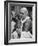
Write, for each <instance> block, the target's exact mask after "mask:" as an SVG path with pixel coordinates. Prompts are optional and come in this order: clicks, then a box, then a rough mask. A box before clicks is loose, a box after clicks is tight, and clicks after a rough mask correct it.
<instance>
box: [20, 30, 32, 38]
mask: <svg viewBox="0 0 38 46" xmlns="http://www.w3.org/2000/svg"><path fill="white" fill-rule="evenodd" d="M21 38H32V35H31V33H30V32H26V31H24V32H21Z"/></svg>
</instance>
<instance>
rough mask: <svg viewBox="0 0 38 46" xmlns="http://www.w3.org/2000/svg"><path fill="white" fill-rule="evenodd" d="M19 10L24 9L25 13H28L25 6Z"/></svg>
mask: <svg viewBox="0 0 38 46" xmlns="http://www.w3.org/2000/svg"><path fill="white" fill-rule="evenodd" d="M20 11H25V12H27V14H28V10H27V8H26V7H23V8H21V9H20Z"/></svg>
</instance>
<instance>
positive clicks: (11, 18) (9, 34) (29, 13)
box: [4, 1, 37, 44]
mask: <svg viewBox="0 0 38 46" xmlns="http://www.w3.org/2000/svg"><path fill="white" fill-rule="evenodd" d="M4 9H5V10H4V13H5V15H4V16H5V34H4V38H5V39H4V42H5V44H6V43H9V44H10V43H12V44H14V43H16V44H17V43H36V42H37V26H36V25H37V24H36V22H37V18H36V17H37V2H23V1H22V2H21V1H17V2H16V1H11V2H9V1H7V2H6V1H5V3H4Z"/></svg>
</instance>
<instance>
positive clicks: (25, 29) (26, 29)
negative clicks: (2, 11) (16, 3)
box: [20, 7, 32, 38]
mask: <svg viewBox="0 0 38 46" xmlns="http://www.w3.org/2000/svg"><path fill="white" fill-rule="evenodd" d="M20 15H21V16H22V21H21V22H22V33H21V38H24V37H25V38H31V37H32V35H31V33H30V31H31V30H30V28H31V26H32V22H31V19H30V17H29V16H28V10H27V8H25V7H23V8H21V9H20Z"/></svg>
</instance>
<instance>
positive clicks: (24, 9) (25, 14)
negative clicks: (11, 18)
mask: <svg viewBox="0 0 38 46" xmlns="http://www.w3.org/2000/svg"><path fill="white" fill-rule="evenodd" d="M20 15H22V16H23V17H26V16H27V15H28V10H27V8H25V7H23V8H21V9H20Z"/></svg>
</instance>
